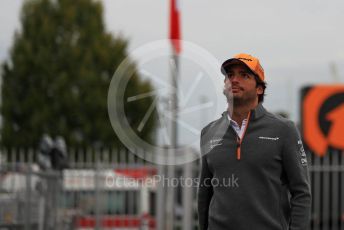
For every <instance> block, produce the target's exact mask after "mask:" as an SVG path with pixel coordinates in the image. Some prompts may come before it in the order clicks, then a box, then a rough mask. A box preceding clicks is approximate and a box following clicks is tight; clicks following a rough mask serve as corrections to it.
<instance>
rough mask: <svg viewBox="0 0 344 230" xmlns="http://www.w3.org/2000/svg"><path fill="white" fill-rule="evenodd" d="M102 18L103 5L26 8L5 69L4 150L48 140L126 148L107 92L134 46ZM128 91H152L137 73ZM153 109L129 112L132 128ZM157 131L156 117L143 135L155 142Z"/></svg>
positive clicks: (87, 0)
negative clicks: (114, 122)
mask: <svg viewBox="0 0 344 230" xmlns="http://www.w3.org/2000/svg"><path fill="white" fill-rule="evenodd" d="M102 15H103V8H102V4H101V1H92V0H73V1H71V0H27V1H25V3H24V5H23V8H22V13H21V26H22V28H21V31H20V32H17V33H16V34H15V36H14V44H13V47H12V49H11V53H10V58H9V60H7V61H6V62H4V63H3V64H2V72H3V88H2V98H3V104H2V107H1V113H2V116H3V128H2V130H1V135H2V137H1V139H2V144H3V145H4V146H21V147H31V146H37V144H38V142H39V140H40V138H41V136H42V134H43V133H47V134H50V135H52V136H56V135H61V136H63V137H64V138H65V139H66V142H67V144H68V145H69V146H75V147H77V146H89V145H100V146H112V147H115V146H117V147H118V146H121V143H120V141H119V140H118V138H117V137H116V135H115V133H114V131H113V129H112V127H111V124H110V121H109V118H108V113H107V91H108V87H109V84H110V80H111V77H112V75H113V73H114V72H115V70H116V68H117V67H118V65H119V64H120V62H121V61H122V60H123V59H124V58H126V56H127V53H126V52H127V51H126V49H127V45H128V44H127V42H126V40H125V39H123V38H122V37H119V36H118V37H113V36H112V35H111V34H110V33H108V32H106V31H105V26H104V22H103V19H102ZM133 68H135V65H134V63H133ZM128 87H129V88H128V91H130V92H135V93H136V94H139V93H144V92H148V91H151V90H152V86H151V84H150V83H149V82H146V81H142V80H141V79H140V78H139V76H138V75H137V73H135V74H134V76H133V78H132V80H130V82H129V84H128ZM151 103H152V99H146V100H144V101H137V102H132V103H130V104H129V105H128V106H127V108H126V109H127V111H129V112H128V113H127V114H128V116H129V118H128V120H130V121H131V122H132V125H137V124H138V123H139V122H140V120H141V119H142V117H143V114H145V111H146V110H147V109H148V107H149V106H150V104H151ZM130 116H131V117H130ZM153 117H154V116H153ZM154 128H155V122H154V119H153V118H152V119H150V120H149V122H148V123H147V124H146V126H145V128H144V130H143V131H142V132H140V133H139V135H140V136H141V137H142V138H143V139H145V140H147V141H150V142H151V141H153V134H154Z"/></svg>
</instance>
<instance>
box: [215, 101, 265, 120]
mask: <svg viewBox="0 0 344 230" xmlns="http://www.w3.org/2000/svg"><path fill="white" fill-rule="evenodd" d="M265 113H266V109H265V108H264V106H263V105H262V103H259V104H258V105H257V107H256V108H254V109H252V110H251V117H250V120H257V119H258V118H260V117H262V116H264V114H265ZM227 114H228V111H227V110H226V111H224V112H223V113H222V117H224V118H226V120H228V119H227Z"/></svg>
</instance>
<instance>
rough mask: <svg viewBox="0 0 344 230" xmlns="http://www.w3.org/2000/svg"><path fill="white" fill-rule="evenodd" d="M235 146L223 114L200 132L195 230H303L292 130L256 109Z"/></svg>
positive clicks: (305, 205) (304, 189)
mask: <svg viewBox="0 0 344 230" xmlns="http://www.w3.org/2000/svg"><path fill="white" fill-rule="evenodd" d="M239 144H240V143H238V142H237V134H236V132H235V131H234V130H233V129H232V127H231V126H230V124H229V121H228V119H227V112H224V113H223V114H222V117H221V118H220V119H218V120H216V121H213V122H211V123H210V124H209V125H207V126H206V127H205V128H204V129H203V130H202V134H201V154H202V158H201V159H202V169H201V173H200V177H199V185H198V217H199V226H200V230H251V229H258V230H286V229H288V230H305V229H307V226H308V223H309V217H310V208H311V192H310V185H309V176H308V166H307V158H306V154H305V151H304V149H303V146H302V141H301V138H300V135H299V133H298V131H297V129H296V127H295V125H294V124H293V123H292V122H291V121H289V120H287V119H285V118H282V117H279V116H276V115H273V114H271V113H269V112H267V111H266V110H265V109H264V107H263V106H262V105H261V104H259V105H258V106H257V108H256V109H254V110H252V111H251V114H250V118H249V122H248V126H247V129H246V133H245V135H244V137H243V139H242V143H241V145H240V146H239ZM239 147H240V148H241V154H240V159H239V158H238V156H237V149H238V148H239Z"/></svg>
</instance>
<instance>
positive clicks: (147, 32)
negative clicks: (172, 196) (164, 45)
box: [0, 0, 344, 125]
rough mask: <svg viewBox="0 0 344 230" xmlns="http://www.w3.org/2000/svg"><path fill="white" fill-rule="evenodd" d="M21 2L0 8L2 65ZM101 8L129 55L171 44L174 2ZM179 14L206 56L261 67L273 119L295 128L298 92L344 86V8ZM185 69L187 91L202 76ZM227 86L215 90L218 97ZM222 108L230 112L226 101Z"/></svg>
mask: <svg viewBox="0 0 344 230" xmlns="http://www.w3.org/2000/svg"><path fill="white" fill-rule="evenodd" d="M23 2H24V0H1V3H0V4H1V7H0V61H3V60H5V59H6V58H7V57H8V52H9V49H10V47H11V45H12V38H13V34H14V31H15V30H18V29H19V28H20V23H19V12H20V7H21V5H22V3H23ZM103 3H104V10H105V11H104V12H105V14H104V20H105V24H106V28H107V30H108V31H109V32H111V33H112V34H113V35H115V36H116V35H119V34H121V35H123V36H124V37H125V38H127V39H128V40H129V50H128V52H129V54H132V53H135V51H136V50H137V49H139V48H140V47H142V46H145V45H146V44H148V43H152V42H155V41H158V40H161V39H167V37H168V25H169V24H168V23H169V1H168V0H160V1H158V0H103ZM180 10H181V23H182V24H181V26H182V39H183V40H185V41H188V42H191V43H192V44H195V45H197V46H198V47H199V48H201V49H203V50H204V51H206V52H208V54H209V55H211V56H212V57H214V58H215V59H216V60H218V62H219V63H222V62H223V61H224V60H226V59H228V58H230V57H232V56H234V55H235V54H237V53H242V52H246V53H250V54H252V55H254V56H256V57H258V58H259V59H260V61H261V64H262V66H263V68H264V69H265V76H266V81H267V83H268V88H267V91H266V94H267V96H266V99H265V102H264V105H265V107H266V108H267V109H269V110H271V111H272V112H278V111H285V112H287V113H289V114H290V118H291V119H292V120H294V121H296V122H297V121H298V120H299V109H298V107H299V100H300V97H299V90H300V89H301V88H302V87H303V86H305V85H312V84H319V83H325V84H333V83H339V82H340V83H343V82H344V44H343V41H344V30H343V27H342V23H343V22H344V14H343V12H344V1H341V0H333V1H331V0H330V1H324V0H302V1H299V0H288V1H275V0H261V1H256V0H245V1H230V0H215V1H214V0H212V1H211V0H180ZM184 52H185V50H184ZM132 58H133V59H134V60H135V61H136V62H137V63H138V64H140V63H144V62H145V63H144V64H145V65H146V67H145V68H146V69H150V71H152V72H154V71H156V72H157V75H159V76H160V74H161V73H162V72H165V73H166V74H165V75H166V76H165V78H166V79H167V78H168V71H166V68H168V66H164V65H163V64H162V65H159V66H156V65H153V64H151V65H149V64H147V62H146V60H141V59H140V58H139V57H138V56H135V54H133V56H132ZM165 59H166V63H167V61H168V58H167V57H165ZM189 64H190V63H189ZM154 66H155V67H156V68H155V69H154V68H152V67H154ZM181 66H182V68H181V73H180V78H181V81H180V88H181V89H183V90H185V91H187V90H188V89H189V88H190V82H191V83H192V81H194V80H195V79H196V77H195V76H197V71H196V72H194V73H193V74H190V73H189V72H188V70H189V69H190V68H188V63H187V61H182V63H181ZM331 66H332V67H331ZM165 67H166V68H165ZM193 68H194V69H196V68H197V67H196V66H194V67H193ZM191 69H192V68H191ZM333 69H335V70H333ZM219 70H220V67H219ZM334 72H335V73H336V74H334ZM189 74H190V75H189ZM190 76H192V77H190ZM165 78H164V79H165ZM221 81H222V79H221V80H220V81H219V82H220V83H216V84H218V85H217V86H216V87H218V90H221V87H222V86H221ZM216 87H215V88H216ZM193 90H194V91H195V92H197V94H198V96H197V98H198V99H197V98H194V99H192V100H193V101H196V100H200V98H204V97H205V98H207V97H210V98H212V97H211V96H209V95H207V93H208V91H207V84H206V81H205V83H204V82H203V85H202V84H200V85H199V86H197V87H196V88H195V89H193ZM184 94H185V93H184ZM221 103H222V105H221V106H223V107H225V106H226V103H225V101H222V102H221ZM224 109H225V108H224ZM211 113H212V112H211V111H208V112H207V113H204V114H202V115H199V117H201V116H203V118H199V117H198V118H197V122H199V123H201V125H202V123H204V122H207V121H210V120H212V119H213V117H212V116H210V115H209V114H211ZM207 114H208V115H207ZM215 116H219V114H215ZM190 119H193V118H190ZM200 119H201V120H200ZM202 119H203V120H202Z"/></svg>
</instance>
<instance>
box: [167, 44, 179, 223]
mask: <svg viewBox="0 0 344 230" xmlns="http://www.w3.org/2000/svg"><path fill="white" fill-rule="evenodd" d="M178 61H179V60H178V55H177V54H176V53H175V52H174V50H173V57H172V58H171V83H172V84H171V85H172V89H171V91H172V93H171V128H170V130H171V134H170V138H171V147H170V150H169V153H168V160H169V164H170V165H169V166H168V167H167V170H168V172H167V173H168V178H169V179H170V180H169V182H170V183H168V184H167V186H168V190H167V191H168V193H167V200H166V228H165V229H166V230H173V229H174V208H175V207H174V202H175V201H174V200H175V188H174V187H173V185H172V184H171V182H172V181H173V178H174V177H175V165H174V164H175V149H176V148H177V119H178V97H177V92H178V90H177V89H178V84H177V83H178V72H179V63H178Z"/></svg>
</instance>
